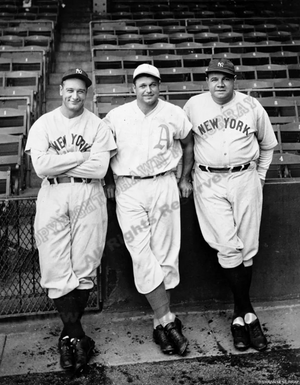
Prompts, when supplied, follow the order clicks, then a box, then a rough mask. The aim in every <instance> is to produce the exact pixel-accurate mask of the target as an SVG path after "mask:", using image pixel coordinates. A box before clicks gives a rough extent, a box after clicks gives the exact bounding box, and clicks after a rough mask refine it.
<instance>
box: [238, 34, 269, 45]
mask: <svg viewBox="0 0 300 385" xmlns="http://www.w3.org/2000/svg"><path fill="white" fill-rule="evenodd" d="M263 40H268V36H267V34H266V33H265V32H249V33H245V34H244V41H245V42H252V43H258V42H260V41H263Z"/></svg>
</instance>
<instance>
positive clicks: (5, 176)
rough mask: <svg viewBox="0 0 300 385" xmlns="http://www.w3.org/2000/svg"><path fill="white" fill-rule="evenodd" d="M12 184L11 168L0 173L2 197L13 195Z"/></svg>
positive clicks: (0, 194)
mask: <svg viewBox="0 0 300 385" xmlns="http://www.w3.org/2000/svg"><path fill="white" fill-rule="evenodd" d="M10 183H11V182H10V168H8V169H7V170H6V171H0V197H1V196H5V197H8V196H9V195H11V187H10Z"/></svg>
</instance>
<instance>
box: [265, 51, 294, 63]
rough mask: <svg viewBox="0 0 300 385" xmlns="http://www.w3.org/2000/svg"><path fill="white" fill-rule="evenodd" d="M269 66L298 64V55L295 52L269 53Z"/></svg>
mask: <svg viewBox="0 0 300 385" xmlns="http://www.w3.org/2000/svg"><path fill="white" fill-rule="evenodd" d="M270 62H271V64H279V65H286V64H299V55H298V54H297V52H289V51H279V52H271V53H270Z"/></svg>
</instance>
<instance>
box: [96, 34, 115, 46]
mask: <svg viewBox="0 0 300 385" xmlns="http://www.w3.org/2000/svg"><path fill="white" fill-rule="evenodd" d="M91 44H92V46H98V45H103V44H111V45H117V44H118V36H117V35H115V34H111V33H99V34H98V35H95V36H92V38H91Z"/></svg>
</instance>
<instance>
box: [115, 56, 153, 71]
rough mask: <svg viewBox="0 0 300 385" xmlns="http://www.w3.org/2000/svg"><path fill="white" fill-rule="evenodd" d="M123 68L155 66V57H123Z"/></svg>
mask: <svg viewBox="0 0 300 385" xmlns="http://www.w3.org/2000/svg"><path fill="white" fill-rule="evenodd" d="M122 61H123V68H125V69H128V68H136V67H137V66H138V65H139V64H143V63H148V64H153V57H152V56H149V55H126V56H123V57H122Z"/></svg>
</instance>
